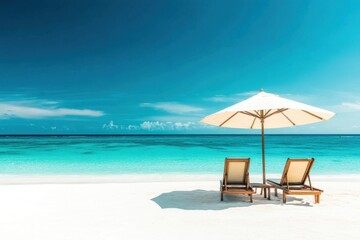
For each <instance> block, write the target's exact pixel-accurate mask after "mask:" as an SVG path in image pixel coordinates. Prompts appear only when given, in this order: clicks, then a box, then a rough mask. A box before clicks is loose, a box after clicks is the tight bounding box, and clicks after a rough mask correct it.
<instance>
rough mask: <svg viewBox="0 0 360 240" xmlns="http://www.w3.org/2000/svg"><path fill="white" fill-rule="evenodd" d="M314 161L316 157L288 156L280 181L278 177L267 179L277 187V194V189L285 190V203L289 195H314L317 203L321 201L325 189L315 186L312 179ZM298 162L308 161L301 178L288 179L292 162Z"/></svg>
mask: <svg viewBox="0 0 360 240" xmlns="http://www.w3.org/2000/svg"><path fill="white" fill-rule="evenodd" d="M314 161H315V159H314V158H308V159H290V158H288V159H287V161H286V164H285V167H284V171H283V174H282V177H281V179H280V182H279V181H276V179H267V183H268V184H269V185H271V186H273V187H274V188H275V195H277V189H281V190H282V191H283V202H284V203H286V196H287V195H314V197H315V203H320V195H321V193H322V192H323V190H321V189H318V188H314V187H313V186H312V184H311V180H310V170H311V168H312V166H313V164H314ZM296 162H297V163H300V162H305V163H307V166H306V169H305V171H304V173H303V176H302V178H301V180H300V181H297V182H291V181H288V172H289V169H290V166H291V164H292V163H296ZM306 180H308V184H305V183H306Z"/></svg>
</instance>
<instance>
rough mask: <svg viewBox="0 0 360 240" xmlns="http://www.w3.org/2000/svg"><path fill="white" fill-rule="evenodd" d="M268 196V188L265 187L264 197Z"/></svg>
mask: <svg viewBox="0 0 360 240" xmlns="http://www.w3.org/2000/svg"><path fill="white" fill-rule="evenodd" d="M266 197H267V191H266V188H264V198H266Z"/></svg>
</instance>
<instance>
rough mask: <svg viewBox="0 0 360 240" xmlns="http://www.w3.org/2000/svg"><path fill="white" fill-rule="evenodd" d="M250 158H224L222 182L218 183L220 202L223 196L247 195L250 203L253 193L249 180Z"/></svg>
mask: <svg viewBox="0 0 360 240" xmlns="http://www.w3.org/2000/svg"><path fill="white" fill-rule="evenodd" d="M249 166H250V158H226V159H225V165H224V176H223V180H222V181H220V192H221V201H223V200H224V194H247V195H249V197H250V202H252V194H254V191H253V190H252V188H251V187H250V180H249Z"/></svg>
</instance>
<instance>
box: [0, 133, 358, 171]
mask: <svg viewBox="0 0 360 240" xmlns="http://www.w3.org/2000/svg"><path fill="white" fill-rule="evenodd" d="M265 142H266V169H267V173H281V172H282V170H283V167H284V164H285V161H286V159H287V158H311V157H313V158H315V164H314V167H313V170H312V172H313V174H324V175H327V174H360V135H267V136H266V138H265ZM225 157H250V158H251V164H250V165H251V166H250V171H251V174H260V173H261V136H260V135H133V136H129V135H124V136H122V135H116V136H0V174H3V175H64V174H65V175H66V174H69V175H74V174H75V175H89V174H90V175H91V174H93V175H114V174H144V173H146V174H148V173H149V174H222V171H223V167H224V158H225Z"/></svg>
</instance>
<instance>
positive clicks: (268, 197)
mask: <svg viewBox="0 0 360 240" xmlns="http://www.w3.org/2000/svg"><path fill="white" fill-rule="evenodd" d="M268 200H271V198H270V188H268Z"/></svg>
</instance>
